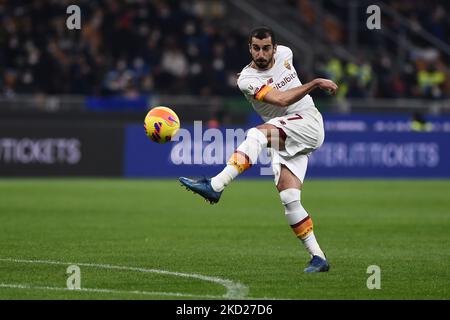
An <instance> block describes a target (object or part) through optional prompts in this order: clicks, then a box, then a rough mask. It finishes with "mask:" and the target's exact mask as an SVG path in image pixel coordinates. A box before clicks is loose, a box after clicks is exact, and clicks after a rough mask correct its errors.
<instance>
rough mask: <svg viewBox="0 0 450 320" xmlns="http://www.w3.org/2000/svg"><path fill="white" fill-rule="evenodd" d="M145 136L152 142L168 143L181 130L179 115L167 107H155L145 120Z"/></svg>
mask: <svg viewBox="0 0 450 320" xmlns="http://www.w3.org/2000/svg"><path fill="white" fill-rule="evenodd" d="M144 128H145V134H146V135H147V136H148V137H149V138H150V140H152V141H154V142H158V143H166V142H169V141H170V140H172V137H173V136H174V135H175V134H176V133H177V132H178V129H180V120H179V119H178V116H177V114H176V113H175V112H174V111H173V110H172V109H170V108H167V107H154V108H152V109H151V110H150V111H149V112H148V113H147V116H146V117H145V120H144Z"/></svg>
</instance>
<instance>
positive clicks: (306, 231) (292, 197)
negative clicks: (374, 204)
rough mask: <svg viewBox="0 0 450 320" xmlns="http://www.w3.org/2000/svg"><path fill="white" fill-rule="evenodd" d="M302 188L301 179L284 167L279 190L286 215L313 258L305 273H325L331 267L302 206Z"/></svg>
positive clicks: (309, 218)
mask: <svg viewBox="0 0 450 320" xmlns="http://www.w3.org/2000/svg"><path fill="white" fill-rule="evenodd" d="M301 187H302V183H301V181H300V179H298V178H297V177H296V176H295V175H294V174H293V173H292V172H291V171H290V170H289V169H288V168H287V167H286V166H284V165H282V167H281V174H280V179H279V182H278V185H277V189H278V191H279V192H280V199H281V202H282V203H283V206H284V208H285V215H286V218H287V221H288V223H289V225H290V226H291V228H292V230H293V231H294V233H295V235H296V236H297V238H299V239H300V241H301V242H302V243H303V245H304V246H305V248H306V250H307V251H308V252H309V254H310V255H311V257H312V259H311V261H310V262H309V265H308V267H307V268H305V270H304V271H305V272H325V271H328V270H329V265H328V262H327V260H326V256H325V254H324V253H323V251H322V250H321V249H320V246H319V244H318V243H317V239H316V237H315V235H314V232H313V222H312V219H311V217H310V216H309V214H308V213H307V212H306V210H305V209H304V208H303V206H302V204H301V201H300V194H301V190H300V189H301Z"/></svg>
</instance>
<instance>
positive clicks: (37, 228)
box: [0, 179, 450, 299]
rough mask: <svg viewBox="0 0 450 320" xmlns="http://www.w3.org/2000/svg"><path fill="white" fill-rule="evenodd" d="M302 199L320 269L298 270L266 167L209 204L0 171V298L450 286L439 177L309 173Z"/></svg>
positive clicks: (110, 183) (430, 293)
mask: <svg viewBox="0 0 450 320" xmlns="http://www.w3.org/2000/svg"><path fill="white" fill-rule="evenodd" d="M302 202H303V205H304V206H305V208H306V209H307V210H308V211H309V213H310V214H311V216H312V218H313V221H314V228H315V234H316V236H317V238H318V240H319V243H320V244H321V246H322V248H323V249H324V251H325V252H326V254H327V256H328V258H329V261H330V264H331V269H330V272H328V273H320V274H304V273H303V272H302V270H303V268H304V267H305V265H306V263H307V261H308V259H309V257H308V255H307V253H306V251H305V250H304V249H303V247H302V245H301V244H300V243H299V242H298V240H297V239H296V238H295V236H294V234H293V233H292V231H291V230H290V228H289V227H288V225H287V223H286V220H285V217H284V212H283V207H282V205H281V204H280V201H279V198H278V194H277V192H276V190H275V188H274V186H273V182H272V181H271V180H260V181H258V180H245V179H238V180H237V181H235V182H233V183H232V184H231V185H230V186H229V188H228V189H227V190H226V191H225V192H224V194H223V196H222V199H221V201H220V202H219V204H217V205H214V206H212V205H209V204H207V203H206V202H204V201H203V199H201V198H200V197H199V196H198V195H194V194H192V193H189V192H187V191H186V190H185V189H184V188H182V187H181V186H180V185H179V184H178V182H177V181H176V179H173V180H121V179H2V180H0V299H216V298H217V299H222V298H224V295H227V294H228V295H227V296H226V297H229V298H232V299H234V298H250V299H252V298H256V299H260V298H269V299H449V298H450V268H449V267H450V266H449V262H450V181H439V180H424V181H418V180H404V181H395V180H394V181H383V180H367V181H363V180H361V181H351V180H310V181H307V182H306V184H305V187H304V190H303V192H302ZM69 263H72V264H76V265H78V266H79V268H80V271H81V275H80V281H81V288H82V290H66V289H65V288H67V286H66V281H67V278H68V277H69V276H70V274H67V273H66V271H67V270H66V269H67V267H68V265H69ZM370 265H377V266H379V267H380V270H381V278H380V279H381V289H373V290H369V289H368V288H367V285H366V284H367V279H368V277H369V276H371V274H368V273H367V268H368V266H370Z"/></svg>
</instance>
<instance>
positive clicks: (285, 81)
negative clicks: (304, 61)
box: [275, 72, 297, 89]
mask: <svg viewBox="0 0 450 320" xmlns="http://www.w3.org/2000/svg"><path fill="white" fill-rule="evenodd" d="M295 78H297V73H296V72H294V73H290V74H289V75H287V76H286V77H284V78H283V80H281V81H280V82H277V83H276V84H275V87H276V88H277V89H281V88H282V87H284V86H285V85H286V84H288V83H289V82H291V81H292V80H294V79H295Z"/></svg>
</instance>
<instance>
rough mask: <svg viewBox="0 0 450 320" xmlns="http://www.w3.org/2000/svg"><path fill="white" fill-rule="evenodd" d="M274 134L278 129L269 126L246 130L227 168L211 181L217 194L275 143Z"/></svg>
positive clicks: (264, 125)
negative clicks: (266, 148) (243, 138)
mask: <svg viewBox="0 0 450 320" xmlns="http://www.w3.org/2000/svg"><path fill="white" fill-rule="evenodd" d="M274 132H275V133H274ZM276 132H278V129H277V128H276V127H275V126H273V125H271V124H263V125H259V126H257V127H256V128H251V129H250V130H248V132H247V137H246V139H245V140H244V141H243V142H242V143H241V144H240V145H239V147H238V148H237V149H236V151H235V152H234V153H233V155H232V156H231V158H230V159H229V160H228V162H227V166H226V167H225V168H224V169H223V170H222V172H220V173H219V174H218V175H216V176H215V177H213V178H212V179H211V185H212V187H213V189H214V190H215V191H217V192H221V191H223V189H225V187H226V186H227V185H228V184H229V183H230V182H231V181H232V180H233V179H235V178H236V177H237V176H238V175H240V174H241V173H243V172H244V171H245V170H247V169H249V168H250V167H251V166H252V164H254V163H256V161H257V159H258V155H259V154H260V153H261V151H262V150H263V149H264V148H265V147H267V146H268V145H271V143H273V141H275V139H276V136H277V134H276ZM282 143H284V141H283V142H282ZM278 144H281V143H278Z"/></svg>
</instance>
